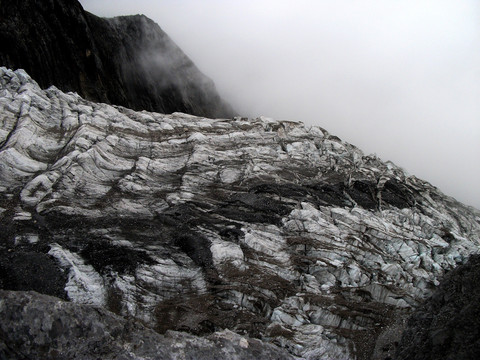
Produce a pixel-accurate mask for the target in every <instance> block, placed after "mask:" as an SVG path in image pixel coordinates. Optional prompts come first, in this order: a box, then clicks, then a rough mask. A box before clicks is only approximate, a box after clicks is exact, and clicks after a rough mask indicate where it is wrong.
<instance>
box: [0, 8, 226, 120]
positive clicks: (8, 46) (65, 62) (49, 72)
mask: <svg viewBox="0 0 480 360" xmlns="http://www.w3.org/2000/svg"><path fill="white" fill-rule="evenodd" d="M0 43H1V44H2V46H1V47H0V65H2V66H8V67H10V68H15V69H17V68H23V69H25V70H26V71H27V72H28V73H30V74H31V75H32V76H33V77H34V78H35V79H36V81H37V82H38V83H39V84H40V86H42V87H43V88H47V87H49V86H50V85H55V86H56V87H58V88H60V89H62V90H64V91H75V92H77V93H78V94H80V95H81V96H83V97H85V98H87V99H90V100H93V101H98V102H105V103H110V104H116V105H122V106H126V107H129V108H132V109H135V110H149V111H157V112H162V113H172V112H175V111H180V112H185V113H190V114H195V115H199V116H208V117H227V118H228V117H231V116H233V115H234V111H233V110H232V108H231V107H230V106H229V105H228V104H227V103H225V102H224V101H223V100H222V99H221V98H220V96H219V95H218V93H217V92H216V90H215V86H214V84H213V82H212V81H211V80H210V79H208V78H207V77H206V76H204V75H203V74H202V73H201V72H200V71H199V70H198V69H197V67H196V66H195V65H194V64H193V62H192V61H191V60H190V59H189V58H188V57H187V56H186V55H185V54H184V53H183V52H182V51H181V50H180V48H178V47H177V46H176V45H175V44H174V43H173V41H172V40H171V39H170V38H169V37H168V35H167V34H165V33H164V32H163V31H162V30H161V29H160V27H159V26H158V25H157V24H155V23H154V22H153V21H152V20H150V19H148V18H147V17H145V16H143V15H136V16H122V17H117V18H112V19H103V18H99V17H97V16H95V15H92V14H90V13H88V12H86V11H84V10H83V8H82V6H81V5H80V3H79V2H78V1H77V0H48V1H36V0H21V1H16V0H15V1H12V0H2V2H1V6H0Z"/></svg>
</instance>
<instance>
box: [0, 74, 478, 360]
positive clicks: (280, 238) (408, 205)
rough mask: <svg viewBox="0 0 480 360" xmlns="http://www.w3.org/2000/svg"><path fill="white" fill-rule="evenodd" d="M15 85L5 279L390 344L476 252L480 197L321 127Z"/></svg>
mask: <svg viewBox="0 0 480 360" xmlns="http://www.w3.org/2000/svg"><path fill="white" fill-rule="evenodd" d="M0 85H1V87H0V94H1V97H0V114H1V115H0V116H1V117H0V125H1V127H0V129H1V130H0V136H1V137H0V185H1V186H0V208H1V209H2V211H1V212H0V220H1V223H2V225H3V228H4V229H5V230H4V231H3V233H2V235H1V239H2V242H1V247H0V256H1V259H2V263H3V259H5V261H6V262H5V263H7V262H8V261H9V259H14V260H15V262H14V263H11V264H9V265H8V266H4V265H1V266H2V267H3V268H4V271H2V272H0V276H1V278H0V281H1V284H2V287H3V288H6V289H11V290H31V289H33V290H37V291H40V292H43V293H45V294H50V295H55V296H63V297H68V298H69V299H70V300H72V301H73V302H76V303H84V304H96V305H101V306H103V307H105V308H106V309H108V310H110V311H113V312H115V313H117V314H120V315H124V316H128V317H134V318H137V319H139V320H141V321H142V322H143V323H144V324H146V325H148V326H149V327H151V328H153V329H155V330H157V331H158V332H160V333H163V332H165V331H168V330H177V331H178V330H181V331H187V332H190V333H192V334H195V335H205V334H212V333H214V332H216V331H221V330H222V329H229V330H230V331H233V332H235V333H238V334H247V335H248V336H250V337H256V338H260V339H262V340H263V341H264V342H269V343H272V344H275V345H277V346H280V347H283V348H285V349H287V350H288V351H289V352H290V353H291V354H292V355H294V356H299V357H302V358H306V359H318V358H322V359H329V358H330V359H338V358H345V359H347V358H350V359H355V358H358V359H370V358H379V359H382V357H381V356H382V348H385V349H389V350H388V351H389V353H390V352H391V349H393V347H394V344H395V342H396V341H397V340H398V339H399V334H400V332H401V331H400V330H401V328H402V326H403V322H402V320H401V319H404V318H405V317H406V315H408V313H409V312H410V311H411V310H412V309H413V308H416V307H417V306H418V304H419V303H420V302H422V301H423V300H424V299H425V298H426V297H428V296H429V295H430V294H431V293H432V291H433V290H434V289H435V287H436V286H437V285H438V283H439V280H440V279H441V277H442V276H443V274H444V273H445V272H446V271H448V270H451V269H453V268H454V267H455V266H457V265H458V264H461V263H463V262H464V261H465V260H466V259H467V258H468V256H469V255H471V254H473V253H476V252H478V249H479V234H480V213H479V212H478V211H477V210H475V209H473V208H469V207H466V206H464V205H462V204H460V203H458V202H457V201H455V200H454V199H452V198H450V197H447V196H445V195H443V194H442V193H441V192H440V191H439V190H438V189H436V188H435V187H433V186H432V185H430V184H428V183H426V182H424V181H422V180H420V179H418V178H416V177H414V176H407V175H406V174H405V172H404V171H403V170H402V169H400V168H398V167H396V166H395V165H393V164H391V163H384V162H382V161H381V160H380V159H378V158H376V157H375V156H368V155H364V154H363V153H362V152H361V151H360V150H359V149H357V148H356V147H354V146H353V145H350V144H348V143H345V142H343V141H341V140H340V139H338V138H337V137H335V136H332V135H330V134H329V133H328V132H327V131H325V130H323V129H321V128H318V127H311V128H309V127H305V126H304V125H303V124H302V123H297V122H286V121H276V120H272V119H268V118H258V119H244V118H233V119H207V118H201V117H195V116H191V115H186V114H182V113H174V114H171V115H163V114H157V113H148V112H135V111H132V110H129V109H126V108H122V107H113V106H109V105H106V104H96V103H92V102H88V101H85V100H83V99H82V98H81V97H79V96H78V95H76V94H73V93H63V92H61V91H59V90H58V89H56V88H50V89H48V90H45V91H43V90H41V89H40V88H39V87H38V85H37V84H36V83H35V82H34V81H33V80H31V79H30V78H29V77H28V75H27V74H26V73H24V72H22V71H16V72H13V71H10V70H7V69H5V68H2V69H1V70H0ZM32 239H35V240H34V241H32ZM25 254H36V259H37V260H36V261H37V262H39V263H42V264H43V266H44V268H45V269H49V271H48V272H46V274H47V276H46V277H45V275H42V274H41V273H36V272H35V271H31V270H28V264H26V263H25V261H23V262H22V261H21V260H22V259H25V257H26V255H25ZM24 270H25V271H28V273H29V274H30V275H29V276H30V279H29V281H28V282H25V283H22V281H21V279H20V277H19V276H18V274H21V273H22V272H23V271H24ZM15 274H17V275H15ZM40 278H42V281H43V283H42V284H43V285H42V286H40V285H36V284H37V283H38V284H40V282H39V281H40V280H39V281H38V282H37V281H36V279H40ZM49 281H50V282H51V284H53V285H55V286H53V285H52V286H47V285H48V284H45V282H47V283H49ZM59 284H63V289H64V291H65V292H64V293H63V295H62V294H61V291H59V290H58V286H59ZM394 333H395V334H397V335H395V336H396V337H394V336H390V335H389V334H394ZM377 339H382V344H383V345H382V346H381V347H380V349H379V346H378V344H377ZM242 344H243V345H241V346H244V345H245V343H244V342H242ZM383 355H385V354H383Z"/></svg>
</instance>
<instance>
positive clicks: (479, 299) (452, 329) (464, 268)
mask: <svg viewBox="0 0 480 360" xmlns="http://www.w3.org/2000/svg"><path fill="white" fill-rule="evenodd" d="M479 358H480V256H478V255H476V256H472V257H470V259H469V261H468V262H467V263H466V264H464V265H460V266H459V267H457V268H456V269H454V270H452V271H451V272H450V273H448V274H447V275H446V276H445V279H444V280H443V281H442V283H441V284H440V286H439V287H438V289H437V290H435V292H434V294H433V295H432V296H431V297H430V298H428V299H427V300H426V301H425V303H424V304H423V305H422V306H420V307H419V308H418V309H417V310H416V312H415V313H414V314H413V315H412V317H411V318H410V319H409V321H408V327H407V329H406V330H405V332H404V334H403V337H402V341H401V343H400V346H399V349H398V351H397V354H396V357H395V359H398V360H407V359H408V360H410V359H412V360H427V359H428V360H442V359H455V360H474V359H479Z"/></svg>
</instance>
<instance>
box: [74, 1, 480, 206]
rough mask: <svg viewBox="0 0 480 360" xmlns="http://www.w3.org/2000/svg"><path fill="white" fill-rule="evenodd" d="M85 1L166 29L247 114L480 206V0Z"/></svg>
mask: <svg viewBox="0 0 480 360" xmlns="http://www.w3.org/2000/svg"><path fill="white" fill-rule="evenodd" d="M80 2H81V3H82V5H83V6H84V8H85V9H86V10H87V11H90V12H92V13H94V14H96V15H100V16H116V15H127V14H138V13H143V14H145V15H146V16H148V17H150V18H152V19H153V20H155V21H156V22H157V23H158V24H159V25H160V27H161V28H162V29H163V30H164V31H165V32H167V33H168V34H169V35H170V37H171V38H172V39H173V40H174V41H175V42H176V43H177V44H178V45H179V46H180V47H181V48H182V49H183V51H184V52H185V53H186V54H187V55H188V56H189V57H190V58H191V59H192V60H193V61H194V62H195V63H196V64H197V66H198V67H199V68H200V70H201V71H202V72H204V73H205V74H206V75H207V76H209V77H210V78H212V79H213V80H214V82H215V83H216V85H217V89H218V90H219V92H220V94H221V95H222V96H223V97H224V98H225V99H226V100H228V101H229V102H230V103H231V104H232V105H233V106H234V108H235V109H236V110H237V111H238V112H239V113H241V114H242V115H245V116H250V117H256V116H259V115H265V116H270V117H273V118H276V119H287V120H297V121H303V122H304V123H306V124H312V125H313V124H315V125H320V126H322V127H324V128H325V129H327V130H328V131H329V132H330V133H332V134H335V135H337V136H339V137H340V138H342V139H343V140H346V141H348V142H350V143H353V144H355V145H357V146H358V147H360V148H361V149H362V150H363V151H364V152H365V153H376V154H377V155H378V156H379V157H380V158H382V159H383V160H392V161H394V162H395V163H396V164H397V165H399V166H401V167H403V168H404V169H405V170H406V171H407V172H408V173H409V174H412V175H413V174H414V175H416V176H418V177H421V178H423V179H425V180H427V181H429V182H431V183H432V184H433V185H435V186H437V187H439V188H440V189H441V190H442V191H443V192H445V193H446V194H447V195H451V196H453V197H455V198H457V199H458V200H460V201H462V202H464V203H466V204H469V205H473V206H475V207H476V208H480V1H478V0H361V1H359V0H310V1H309V0H290V1H287V0H255V1H254V0H242V1H233V0H231V1H228V0H202V1H199V0H163V1H153V0H135V1H131V0H128V1H127V0H116V1H108V0H81V1H80Z"/></svg>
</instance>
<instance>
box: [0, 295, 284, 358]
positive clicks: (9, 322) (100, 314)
mask: <svg viewBox="0 0 480 360" xmlns="http://www.w3.org/2000/svg"><path fill="white" fill-rule="evenodd" d="M0 318H1V319H2V322H1V323H0V358H1V359H9V360H23V359H58V360H63V359H64V360H67V359H78V360H81V359H85V360H89V359H100V358H101V359H102V360H109V359H116V360H119V359H121V360H129V359H131V360H137V359H144V360H150V359H152V360H153V359H158V360H160V359H161V360H168V359H172V360H173V359H197V360H202V359H204V360H211V359H233V360H249V359H278V360H288V359H293V357H292V356H290V355H289V354H288V353H287V352H285V351H283V350H281V349H278V348H277V347H275V346H273V345H269V344H266V343H263V342H261V341H259V340H257V339H250V338H248V337H244V336H240V335H238V334H235V333H233V332H231V331H228V330H224V331H222V332H216V333H214V334H211V335H209V336H206V337H203V338H200V337H196V336H193V335H189V334H186V333H181V332H175V331H169V332H167V333H166V334H165V335H160V334H158V333H156V332H155V331H153V330H151V329H148V328H146V327H145V326H143V325H141V324H140V323H139V322H136V321H133V320H132V319H129V320H126V319H124V318H122V317H120V316H118V315H115V314H112V313H110V312H109V311H106V310H105V309H102V308H95V307H91V306H86V305H77V304H73V303H68V302H64V301H61V300H59V299H57V298H54V297H50V296H46V295H41V294H38V293H35V292H15V291H0Z"/></svg>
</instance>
